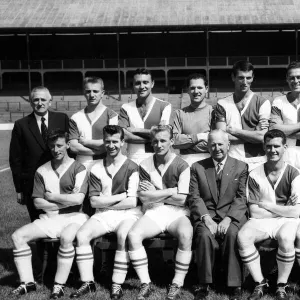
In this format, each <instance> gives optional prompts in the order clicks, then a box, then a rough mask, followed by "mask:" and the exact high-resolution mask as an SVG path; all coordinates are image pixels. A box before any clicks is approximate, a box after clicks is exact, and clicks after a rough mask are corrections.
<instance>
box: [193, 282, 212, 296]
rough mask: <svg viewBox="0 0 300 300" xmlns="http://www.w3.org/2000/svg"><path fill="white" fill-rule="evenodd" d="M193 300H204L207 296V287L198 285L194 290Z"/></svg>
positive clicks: (206, 285)
mask: <svg viewBox="0 0 300 300" xmlns="http://www.w3.org/2000/svg"><path fill="white" fill-rule="evenodd" d="M195 293H196V295H195V298H194V300H204V299H205V298H206V297H207V296H208V294H209V285H208V284H205V285H200V286H198V287H197V288H196V289H195Z"/></svg>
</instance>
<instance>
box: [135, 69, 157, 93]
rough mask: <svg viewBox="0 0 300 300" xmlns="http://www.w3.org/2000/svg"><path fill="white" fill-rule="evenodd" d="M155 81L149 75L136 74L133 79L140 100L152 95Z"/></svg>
mask: <svg viewBox="0 0 300 300" xmlns="http://www.w3.org/2000/svg"><path fill="white" fill-rule="evenodd" d="M153 86H154V81H152V78H151V75H149V74H136V75H134V77H133V88H134V92H135V93H136V95H137V97H138V98H147V97H148V96H149V95H150V94H151V93H152V88H153Z"/></svg>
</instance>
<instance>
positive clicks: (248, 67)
mask: <svg viewBox="0 0 300 300" xmlns="http://www.w3.org/2000/svg"><path fill="white" fill-rule="evenodd" d="M238 71H243V72H250V71H253V72H254V67H253V65H252V64H251V62H249V61H247V60H239V61H237V62H235V63H234V65H233V66H232V70H231V73H232V74H233V75H234V76H236V75H237V73H238Z"/></svg>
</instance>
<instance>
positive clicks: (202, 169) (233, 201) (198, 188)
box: [188, 156, 248, 228]
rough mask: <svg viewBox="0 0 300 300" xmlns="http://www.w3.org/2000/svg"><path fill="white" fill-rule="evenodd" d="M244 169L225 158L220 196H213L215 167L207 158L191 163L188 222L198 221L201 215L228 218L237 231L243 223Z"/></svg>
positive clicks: (245, 211)
mask: <svg viewBox="0 0 300 300" xmlns="http://www.w3.org/2000/svg"><path fill="white" fill-rule="evenodd" d="M247 176H248V166H247V165H246V164H245V163H244V162H241V161H239V160H237V159H234V158H232V157H230V156H227V160H226V163H225V165H224V168H223V173H222V179H221V187H220V195H219V198H218V195H217V182H216V171H215V165H214V163H213V160H212V158H211V157H209V158H207V159H204V160H201V161H198V162H196V163H194V164H193V165H192V167H191V181H190V194H189V197H188V205H189V208H190V211H191V218H192V222H193V223H194V224H195V225H196V224H197V223H198V222H201V216H203V215H205V214H209V215H210V216H211V217H212V218H214V217H219V218H220V219H224V218H225V217H226V216H228V217H230V218H231V219H232V221H233V222H234V223H235V224H236V225H237V226H238V228H240V227H241V226H242V225H243V224H244V223H245V222H246V220H247V204H246V181H247Z"/></svg>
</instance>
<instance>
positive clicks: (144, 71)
mask: <svg viewBox="0 0 300 300" xmlns="http://www.w3.org/2000/svg"><path fill="white" fill-rule="evenodd" d="M135 75H150V77H151V80H152V81H153V80H154V78H153V75H152V72H151V71H150V70H149V69H145V68H138V69H136V70H135V71H134V73H133V77H134V76H135Z"/></svg>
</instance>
